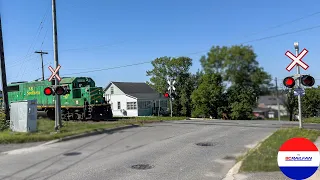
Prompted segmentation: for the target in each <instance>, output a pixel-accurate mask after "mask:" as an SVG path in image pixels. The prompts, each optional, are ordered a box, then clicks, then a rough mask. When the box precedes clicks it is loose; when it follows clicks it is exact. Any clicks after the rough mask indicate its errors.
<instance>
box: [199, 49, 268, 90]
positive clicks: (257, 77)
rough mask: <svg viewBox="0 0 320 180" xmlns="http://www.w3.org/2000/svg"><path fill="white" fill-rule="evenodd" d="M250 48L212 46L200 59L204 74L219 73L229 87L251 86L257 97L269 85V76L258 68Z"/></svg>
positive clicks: (254, 55)
mask: <svg viewBox="0 0 320 180" xmlns="http://www.w3.org/2000/svg"><path fill="white" fill-rule="evenodd" d="M256 57H257V56H256V54H255V53H254V51H253V49H252V47H251V46H242V45H241V46H232V47H225V46H224V47H220V46H213V47H212V48H211V50H210V52H209V53H208V54H207V57H205V56H203V57H201V59H200V62H201V65H202V67H203V69H204V71H205V72H220V73H222V75H223V78H224V80H225V81H227V82H230V83H231V85H235V84H236V85H242V86H251V87H253V88H254V90H255V92H256V94H257V95H260V94H261V92H262V89H268V88H269V86H270V85H271V84H270V82H271V76H270V75H269V74H268V73H267V72H265V71H264V70H263V68H262V67H259V63H258V62H257V60H256Z"/></svg>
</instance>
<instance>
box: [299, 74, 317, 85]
mask: <svg viewBox="0 0 320 180" xmlns="http://www.w3.org/2000/svg"><path fill="white" fill-rule="evenodd" d="M301 83H302V84H303V85H304V86H308V87H311V86H313V85H314V83H315V80H314V78H313V77H312V76H309V75H303V76H302V77H301Z"/></svg>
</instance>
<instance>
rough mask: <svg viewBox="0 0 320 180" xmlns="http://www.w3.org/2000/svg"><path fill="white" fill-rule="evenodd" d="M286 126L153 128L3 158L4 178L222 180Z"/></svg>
mask: <svg viewBox="0 0 320 180" xmlns="http://www.w3.org/2000/svg"><path fill="white" fill-rule="evenodd" d="M286 124H294V123H286ZM281 126H282V125H281V123H278V122H275V121H215V120H213V121H195V120H186V121H175V122H165V123H155V124H148V125H146V126H144V127H136V128H131V129H126V130H123V131H118V132H115V133H113V134H101V135H97V136H91V137H86V138H81V139H77V140H72V141H66V142H62V143H56V144H51V145H46V146H43V147H42V148H38V149H36V150H32V151H29V152H20V153H16V154H8V155H1V156H0V179H12V180H15V179H17V180H18V179H39V180H40V179H57V180H74V179H79V180H81V179H84V180H109V179H110V180H151V179H152V180H153V179H155V180H176V179H177V180H206V179H208V180H209V179H210V180H221V179H222V178H223V177H224V176H225V175H226V173H227V172H228V170H229V169H230V168H231V167H232V166H233V165H234V164H235V160H234V157H235V156H237V155H239V153H243V152H244V151H245V150H247V148H252V147H250V145H253V144H254V143H256V142H257V141H260V140H261V139H263V138H265V137H266V136H268V135H270V134H271V133H272V132H274V131H275V130H277V129H278V128H279V127H281ZM197 143H200V144H201V143H202V144H204V145H205V144H207V145H210V146H199V145H197ZM133 167H136V168H139V167H140V168H145V169H134V168H133Z"/></svg>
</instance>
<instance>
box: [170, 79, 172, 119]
mask: <svg viewBox="0 0 320 180" xmlns="http://www.w3.org/2000/svg"><path fill="white" fill-rule="evenodd" d="M171 85H172V80H171V79H170V86H169V88H170V89H169V94H170V111H171V115H170V116H171V117H172V88H171Z"/></svg>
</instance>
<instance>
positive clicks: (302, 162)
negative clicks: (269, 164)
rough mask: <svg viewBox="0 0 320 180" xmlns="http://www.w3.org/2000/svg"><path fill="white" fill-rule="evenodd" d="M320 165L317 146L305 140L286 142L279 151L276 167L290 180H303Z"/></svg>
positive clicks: (298, 139)
mask: <svg viewBox="0 0 320 180" xmlns="http://www.w3.org/2000/svg"><path fill="white" fill-rule="evenodd" d="M319 164H320V153H319V150H318V148H317V146H316V145H315V144H314V143H313V142H312V141H310V140H308V139H306V138H292V139H289V140H287V141H286V142H285V143H283V144H282V146H281V147H280V149H279V152H278V166H279V168H280V170H281V171H282V173H283V174H284V175H286V176H287V177H288V178H290V179H296V180H303V179H307V178H309V177H311V176H312V175H313V174H314V173H315V172H316V171H317V170H318V167H319Z"/></svg>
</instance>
